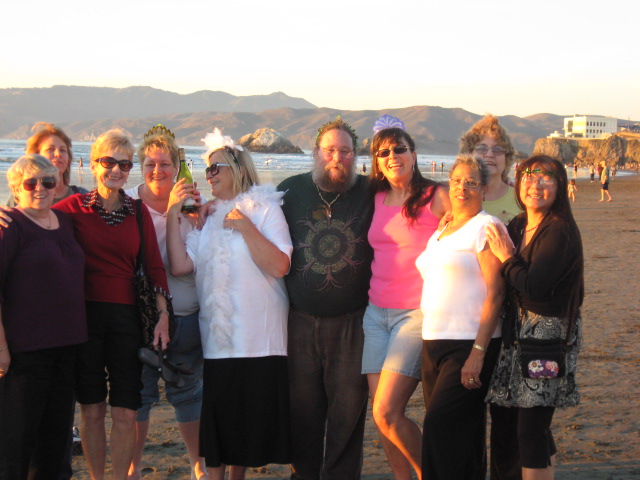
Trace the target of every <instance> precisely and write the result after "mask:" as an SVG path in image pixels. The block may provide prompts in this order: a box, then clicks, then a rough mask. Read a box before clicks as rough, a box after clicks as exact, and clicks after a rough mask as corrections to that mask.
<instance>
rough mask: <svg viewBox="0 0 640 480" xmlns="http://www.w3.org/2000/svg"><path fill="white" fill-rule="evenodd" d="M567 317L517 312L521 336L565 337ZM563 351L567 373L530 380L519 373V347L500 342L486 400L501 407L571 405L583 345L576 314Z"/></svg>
mask: <svg viewBox="0 0 640 480" xmlns="http://www.w3.org/2000/svg"><path fill="white" fill-rule="evenodd" d="M567 328H568V320H567V319H562V318H560V317H547V316H544V315H538V314H537V313H533V312H530V311H527V312H524V313H523V314H521V315H520V322H518V330H519V331H518V336H519V337H520V338H538V339H553V338H566V334H567ZM570 341H571V342H572V345H571V347H569V349H568V351H567V354H566V366H565V370H566V374H565V375H564V376H563V377H561V378H541V379H531V378H525V377H524V376H523V375H522V370H521V368H520V346H519V345H517V344H516V345H504V344H503V345H502V349H501V351H500V357H499V358H498V363H497V364H496V367H495V369H494V371H493V376H492V377H491V384H490V385H489V392H488V393H487V397H486V401H487V402H491V403H495V404H496V405H499V406H502V407H518V408H531V407H560V408H561V407H573V406H575V405H578V403H580V394H579V392H578V387H577V385H576V362H577V359H578V352H579V350H580V346H581V344H582V319H581V318H580V316H579V315H578V318H577V319H576V321H575V323H574V328H573V332H572V334H571V337H570Z"/></svg>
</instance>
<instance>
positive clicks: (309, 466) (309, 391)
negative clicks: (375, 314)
mask: <svg viewBox="0 0 640 480" xmlns="http://www.w3.org/2000/svg"><path fill="white" fill-rule="evenodd" d="M363 316H364V308H363V309H360V310H357V311H355V312H352V313H350V314H347V315H341V316H338V317H314V316H312V315H308V314H306V313H304V312H301V311H297V310H291V311H290V312H289V328H288V337H289V345H288V353H289V357H288V359H289V392H290V395H289V396H290V403H291V436H292V438H291V439H292V459H293V461H292V469H293V473H292V475H291V478H292V479H298V480H302V479H304V480H319V479H323V480H331V479H340V480H352V479H359V478H360V474H361V471H362V442H363V438H364V422H365V417H366V414H367V397H368V394H369V389H368V387H367V380H366V376H365V375H362V374H361V373H360V371H361V365H362V350H363V344H364V333H363V331H362V317H363ZM325 435H326V444H325Z"/></svg>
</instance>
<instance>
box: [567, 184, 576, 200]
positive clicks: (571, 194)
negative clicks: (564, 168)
mask: <svg viewBox="0 0 640 480" xmlns="http://www.w3.org/2000/svg"><path fill="white" fill-rule="evenodd" d="M567 188H568V192H569V198H570V199H571V201H572V202H575V201H576V192H577V191H578V186H577V185H576V181H575V180H574V179H573V178H572V179H571V180H569V186H568V187H567Z"/></svg>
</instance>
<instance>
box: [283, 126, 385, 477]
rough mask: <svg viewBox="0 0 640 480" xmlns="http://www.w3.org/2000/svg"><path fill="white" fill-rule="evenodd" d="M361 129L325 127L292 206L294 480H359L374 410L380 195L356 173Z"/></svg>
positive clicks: (289, 199)
mask: <svg viewBox="0 0 640 480" xmlns="http://www.w3.org/2000/svg"><path fill="white" fill-rule="evenodd" d="M356 147H357V136H356V134H355V131H354V130H353V129H352V128H351V127H350V126H349V125H348V124H346V123H345V122H343V121H342V120H341V119H338V120H335V121H333V122H330V123H327V124H325V125H323V126H322V127H320V129H319V130H318V136H317V138H316V146H315V149H314V150H313V158H314V168H313V170H312V171H311V172H308V173H304V174H301V175H296V176H294V177H290V178H288V179H286V180H285V181H283V182H282V183H281V184H280V185H279V186H278V189H279V190H281V191H283V192H286V193H285V195H284V205H283V211H284V214H285V217H286V219H287V223H288V224H289V231H290V233H291V239H292V241H293V245H294V252H293V255H292V258H291V270H290V272H289V274H288V275H287V276H286V277H285V281H286V285H287V290H288V292H289V300H290V302H291V308H290V312H289V326H288V336H289V344H288V352H289V353H288V355H289V389H290V401H291V425H292V445H293V452H292V460H293V461H292V475H291V478H292V479H296V480H302V479H304V480H320V479H325V480H327V479H341V480H351V479H359V478H360V474H361V471H362V443H363V437H364V423H365V416H366V411H367V396H368V388H367V380H366V378H365V375H362V374H361V365H362V347H363V344H364V333H363V330H362V317H363V315H364V311H365V308H366V306H367V303H368V289H369V279H370V277H371V260H372V258H373V251H372V250H371V247H370V246H369V243H368V241H367V232H368V230H369V225H370V223H371V216H372V214H373V202H372V197H371V194H370V192H369V186H368V180H367V178H366V177H364V176H361V175H357V174H356V170H355V169H356V163H355V159H356Z"/></svg>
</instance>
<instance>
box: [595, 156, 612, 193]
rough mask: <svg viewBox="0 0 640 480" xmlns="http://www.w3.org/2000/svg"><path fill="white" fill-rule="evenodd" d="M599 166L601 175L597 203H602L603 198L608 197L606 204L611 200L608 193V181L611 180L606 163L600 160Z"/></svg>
mask: <svg viewBox="0 0 640 480" xmlns="http://www.w3.org/2000/svg"><path fill="white" fill-rule="evenodd" d="M600 166H601V167H602V173H601V174H600V200H598V201H599V202H604V196H605V195H606V196H607V197H608V199H607V202H610V201H611V200H613V199H612V198H611V194H610V193H609V181H610V180H611V170H610V169H609V166H608V165H607V162H605V161H604V160H602V161H601V162H600Z"/></svg>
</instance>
